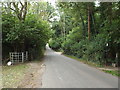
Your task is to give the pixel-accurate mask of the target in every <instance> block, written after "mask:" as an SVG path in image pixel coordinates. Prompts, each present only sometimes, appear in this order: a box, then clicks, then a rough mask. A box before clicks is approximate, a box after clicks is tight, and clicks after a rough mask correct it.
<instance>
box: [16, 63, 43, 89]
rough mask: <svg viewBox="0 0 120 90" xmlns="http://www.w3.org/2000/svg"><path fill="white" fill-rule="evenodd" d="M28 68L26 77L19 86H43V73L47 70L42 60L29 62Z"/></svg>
mask: <svg viewBox="0 0 120 90" xmlns="http://www.w3.org/2000/svg"><path fill="white" fill-rule="evenodd" d="M27 65H28V66H29V68H28V70H27V71H26V73H25V74H24V79H23V80H22V81H21V82H20V84H19V86H18V87H17V88H41V86H42V75H43V72H44V70H45V65H44V64H43V61H42V62H31V63H28V64H27Z"/></svg>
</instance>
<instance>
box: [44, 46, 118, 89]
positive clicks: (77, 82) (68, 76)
mask: <svg viewBox="0 0 120 90" xmlns="http://www.w3.org/2000/svg"><path fill="white" fill-rule="evenodd" d="M46 48H47V50H46V53H45V61H44V64H45V68H46V69H45V71H44V74H43V77H42V88H118V78H117V77H115V76H112V75H110V74H107V73H104V72H102V71H100V70H98V69H96V68H94V67H91V66H88V65H86V64H83V63H82V62H79V61H77V60H74V59H71V58H68V57H66V56H64V55H61V54H60V53H57V52H55V51H53V50H51V49H50V48H49V47H48V46H47V47H46Z"/></svg>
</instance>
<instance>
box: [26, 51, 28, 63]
mask: <svg viewBox="0 0 120 90" xmlns="http://www.w3.org/2000/svg"><path fill="white" fill-rule="evenodd" d="M27 60H28V52H27V51H26V61H27Z"/></svg>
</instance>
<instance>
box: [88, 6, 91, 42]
mask: <svg viewBox="0 0 120 90" xmlns="http://www.w3.org/2000/svg"><path fill="white" fill-rule="evenodd" d="M90 32H91V30H90V7H89V6H88V40H90V34H91V33H90Z"/></svg>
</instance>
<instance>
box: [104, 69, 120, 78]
mask: <svg viewBox="0 0 120 90" xmlns="http://www.w3.org/2000/svg"><path fill="white" fill-rule="evenodd" d="M103 71H104V72H106V73H109V74H112V75H114V76H118V77H120V71H118V70H114V71H112V70H103Z"/></svg>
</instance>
